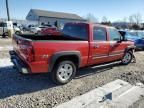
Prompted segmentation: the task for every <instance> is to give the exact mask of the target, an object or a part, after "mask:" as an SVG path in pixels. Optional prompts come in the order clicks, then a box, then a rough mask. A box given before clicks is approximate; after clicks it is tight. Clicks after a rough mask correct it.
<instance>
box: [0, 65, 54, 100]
mask: <svg viewBox="0 0 144 108" xmlns="http://www.w3.org/2000/svg"><path fill="white" fill-rule="evenodd" d="M55 86H56V85H55V84H53V83H52V82H51V81H50V79H49V75H48V74H36V75H23V74H21V73H19V72H17V71H16V70H15V69H13V68H12V67H4V68H0V99H4V98H7V97H10V96H13V95H21V94H25V93H31V92H36V91H40V90H44V89H49V88H53V87H55Z"/></svg>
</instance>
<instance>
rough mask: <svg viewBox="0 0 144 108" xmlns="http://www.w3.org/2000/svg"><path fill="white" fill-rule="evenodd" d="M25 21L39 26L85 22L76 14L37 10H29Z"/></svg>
mask: <svg viewBox="0 0 144 108" xmlns="http://www.w3.org/2000/svg"><path fill="white" fill-rule="evenodd" d="M26 19H27V20H29V21H37V22H38V24H39V25H41V24H50V25H55V24H56V23H58V24H60V25H61V24H65V23H67V22H85V21H86V20H85V19H83V18H82V17H80V16H78V15H76V14H70V13H63V12H52V11H45V10H38V9H31V10H30V12H29V13H28V15H27V17H26Z"/></svg>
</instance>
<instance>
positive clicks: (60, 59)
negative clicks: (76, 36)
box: [54, 55, 79, 68]
mask: <svg viewBox="0 0 144 108" xmlns="http://www.w3.org/2000/svg"><path fill="white" fill-rule="evenodd" d="M64 60H70V61H72V62H73V63H74V64H75V65H76V67H77V68H78V67H79V58H78V57H77V56H76V55H67V56H61V57H59V58H58V59H57V60H56V61H55V64H54V66H55V65H56V64H58V63H59V62H61V61H64Z"/></svg>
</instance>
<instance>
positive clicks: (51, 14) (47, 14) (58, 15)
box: [31, 9, 84, 20]
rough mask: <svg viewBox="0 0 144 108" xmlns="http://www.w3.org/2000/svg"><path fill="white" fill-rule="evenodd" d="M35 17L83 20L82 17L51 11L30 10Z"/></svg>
mask: <svg viewBox="0 0 144 108" xmlns="http://www.w3.org/2000/svg"><path fill="white" fill-rule="evenodd" d="M31 11H33V12H34V13H35V14H37V16H41V17H52V18H64V19H74V20H84V19H83V18H82V17H80V16H78V15H76V14H71V13H64V12H53V11H46V10H39V9H31Z"/></svg>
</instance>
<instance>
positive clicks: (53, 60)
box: [48, 51, 81, 72]
mask: <svg viewBox="0 0 144 108" xmlns="http://www.w3.org/2000/svg"><path fill="white" fill-rule="evenodd" d="M64 56H76V57H77V58H78V67H80V64H81V54H80V52H79V51H61V52H57V53H55V54H54V55H53V56H52V57H51V59H50V62H49V70H48V72H51V71H52V69H53V67H54V65H55V63H56V61H57V60H58V59H59V58H60V57H64Z"/></svg>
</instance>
